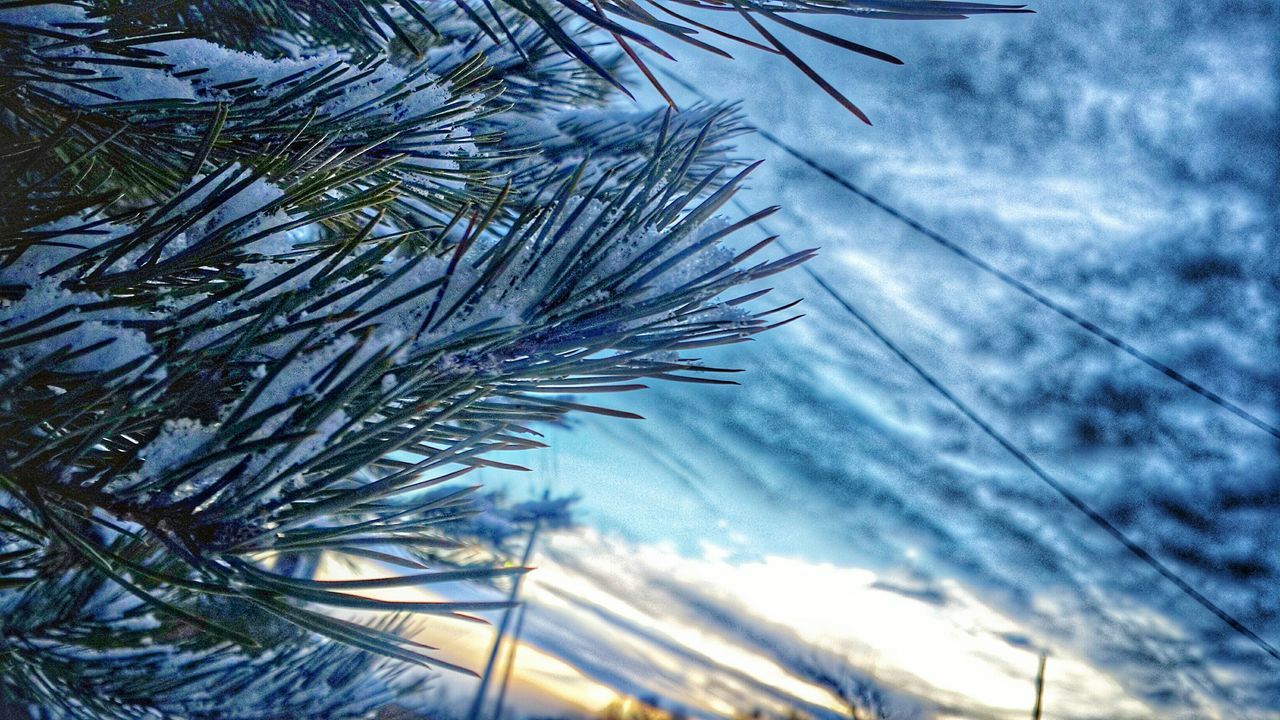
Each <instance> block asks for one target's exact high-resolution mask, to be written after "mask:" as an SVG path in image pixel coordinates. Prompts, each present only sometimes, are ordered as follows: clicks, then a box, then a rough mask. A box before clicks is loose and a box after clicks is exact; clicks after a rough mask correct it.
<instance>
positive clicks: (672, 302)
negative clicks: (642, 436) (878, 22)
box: [0, 0, 1009, 719]
mask: <svg viewBox="0 0 1280 720" xmlns="http://www.w3.org/2000/svg"><path fill="white" fill-rule="evenodd" d="M1007 9H1009V8H1006V7H987V6H982V5H978V4H973V3H960V2H932V1H929V2H926V1H923V0H802V1H801V2H772V1H771V0H736V1H734V0H730V1H726V2H719V1H713V0H669V1H668V0H662V1H658V0H653V1H650V2H648V3H647V8H646V6H643V5H641V4H640V3H638V2H633V1H632V0H602V1H601V2H594V1H593V2H592V3H591V4H590V5H587V4H584V3H583V2H580V1H579V0H554V2H552V1H551V0H480V2H473V1H472V0H455V2H453V3H446V2H443V1H442V0H441V1H440V2H427V1H426V0H203V1H202V0H191V1H190V2H173V0H78V1H75V0H67V1H65V2H41V1H39V0H35V1H33V0H0V57H3V69H2V70H0V157H3V163H2V164H0V176H3V179H2V180H0V203H2V205H3V215H2V216H0V353H2V355H0V413H2V414H0V443H2V445H0V714H3V713H5V712H10V713H21V714H23V715H29V716H32V717H41V718H44V717H50V718H130V719H134V718H246V719H247V718H344V717H367V716H370V714H371V713H373V712H374V711H375V710H376V709H377V708H379V707H381V706H383V705H385V704H387V703H389V702H392V701H393V700H395V699H396V698H399V697H403V696H404V695H405V693H408V692H410V691H412V689H413V688H414V687H415V686H416V685H417V684H418V683H419V682H420V681H421V678H422V677H424V676H423V675H422V674H421V673H415V672H410V669H411V668H413V667H414V666H415V665H422V666H426V667H428V668H447V669H455V670H462V671H465V670H464V669H461V668H452V667H451V666H449V665H448V664H447V663H444V662H443V661H440V660H438V659H436V658H435V657H434V656H433V655H432V654H431V649H430V648H426V647H424V646H421V645H419V644H418V643H416V642H414V641H413V640H412V639H411V636H412V629H413V625H414V623H415V620H414V618H416V617H420V616H424V615H428V616H443V617H446V618H454V619H456V620H458V621H463V622H465V621H469V620H474V619H475V618H474V617H472V615H471V613H474V612H478V611H484V610H490V609H495V608H497V607H501V604H500V603H475V602H469V603H461V602H392V601H383V600H377V599H373V598H370V597H366V596H364V595H363V594H362V591H366V590H372V589H378V588H388V587H402V586H413V585H421V584H425V583H432V582H441V581H451V580H458V579H465V578H478V577H494V576H501V575H503V574H507V575H510V574H515V573H520V572H523V569H522V568H491V567H480V568H477V567H471V566H470V565H468V564H466V563H460V562H458V561H456V558H455V555H456V553H453V552H452V551H453V550H456V549H457V548H458V547H459V545H460V543H462V542H466V541H469V540H470V538H469V537H466V536H464V535H465V533H464V534H463V535H458V534H457V533H456V532H454V529H456V528H458V527H461V526H460V525H459V523H458V522H454V521H461V520H462V519H464V518H465V517H467V516H468V515H469V514H470V513H471V512H472V510H471V506H470V505H469V498H468V492H469V491H467V490H456V489H454V486H452V485H449V484H448V481H450V480H453V479H456V478H459V477H461V476H463V475H465V474H467V473H470V472H473V471H475V470H476V469H478V468H484V467H493V468H510V467H516V466H513V465H512V464H511V463H509V462H507V461H505V460H500V459H498V457H499V456H501V455H502V454H503V453H506V452H507V451H514V450H528V449H534V448H537V447H540V446H541V445H542V443H541V442H539V440H538V438H539V437H540V436H539V434H538V432H537V431H536V429H535V427H536V425H537V424H539V423H544V422H551V421H557V420H558V419H559V418H561V417H562V416H563V415H564V414H565V413H568V412H571V411H582V412H597V413H605V414H610V415H621V416H627V415H628V414H627V413H624V412H619V411H615V410H609V409H606V408H602V407H598V406H594V405H590V404H587V403H585V402H583V401H581V400H580V399H577V397H576V396H579V395H583V394H586V393H593V392H602V391H622V390H629V389H635V388H638V387H641V385H639V384H638V382H637V381H639V380H642V379H644V378H656V379H666V380H680V381H694V382H710V383H717V382H726V381H725V380H722V379H718V378H717V377H716V375H717V374H719V373H721V372H722V369H719V368H715V367H711V366H706V365H704V364H702V363H701V362H700V361H699V360H697V359H696V358H694V357H690V356H689V355H688V353H689V352H690V351H694V350H696V349H700V348H705V347H709V346H714V345H720V344H725V343H732V342H739V341H742V340H744V339H747V338H749V337H751V336H752V335H754V334H756V333H759V332H761V331H763V330H765V329H768V328H769V327H771V324H777V323H778V322H779V318H780V317H782V316H781V315H779V314H777V313H780V312H785V309H786V308H788V307H789V305H782V306H781V307H761V306H760V304H759V302H758V299H759V298H760V297H761V295H762V294H763V293H761V292H748V291H746V290H745V289H744V290H741V291H738V292H735V289H736V288H738V287H739V286H742V285H744V284H746V283H750V282H752V281H755V280H758V279H760V278H764V277H766V276H768V275H771V274H773V273H776V272H779V271H782V270H785V269H787V268H789V267H791V266H794V265H796V264H797V263H799V262H802V261H803V260H805V259H806V258H808V257H809V253H807V252H804V253H799V254H794V255H791V256H788V257H784V258H781V259H775V260H759V259H757V258H755V257H753V256H754V255H755V253H757V252H758V251H759V250H761V249H763V248H764V247H765V246H767V245H768V241H766V242H763V243H759V244H756V245H754V246H751V247H748V248H745V249H740V250H734V249H731V248H732V245H731V243H732V242H734V238H732V237H731V236H733V235H734V233H735V232H736V231H738V230H741V229H742V228H743V227H745V226H747V225H750V224H751V223H752V222H754V221H756V220H758V219H760V218H761V217H763V216H764V215H766V214H768V212H769V210H765V211H761V212H759V213H755V214H753V215H750V216H748V217H745V218H741V219H734V220H728V219H724V218H722V217H720V216H719V215H718V214H717V213H718V212H719V211H720V210H721V208H722V207H723V206H724V204H725V203H726V202H727V201H728V200H729V199H730V198H731V197H732V195H733V194H734V192H735V190H736V189H737V188H738V187H740V186H741V184H742V182H743V181H744V179H745V178H746V177H747V175H748V173H749V172H750V170H751V168H752V167H753V166H751V165H746V164H744V163H743V162H741V161H740V160H737V159H735V158H733V157H732V156H731V155H730V152H731V144H730V143H731V141H732V139H733V138H734V137H735V136H736V135H738V134H740V133H741V132H743V130H744V126H743V123H742V120H741V118H740V117H739V116H738V115H737V114H736V112H735V111H734V110H733V109H732V108H730V107H708V106H700V107H694V108H690V109H687V110H685V111H683V112H674V111H660V112H656V113H648V114H645V113H638V112H622V111H618V110H614V109H610V108H609V107H607V106H606V105H607V103H608V102H609V100H610V98H611V97H612V96H613V95H614V94H615V93H617V92H625V87H624V84H623V82H622V80H620V78H622V77H623V76H624V73H625V71H626V70H627V68H631V67H635V68H638V69H639V71H640V73H641V74H642V75H643V76H644V77H645V78H647V80H648V81H650V82H653V83H654V84H655V85H659V83H658V80H657V78H656V77H655V76H654V75H653V74H652V73H651V72H650V70H649V68H648V67H647V66H646V65H645V64H644V61H643V60H642V59H641V56H640V55H639V53H638V50H639V49H643V50H644V51H645V52H649V53H651V54H656V55H661V54H663V51H662V49H661V48H660V47H659V46H658V45H657V44H655V43H654V42H653V41H652V40H651V39H650V36H651V35H652V36H661V35H666V36H668V38H669V39H672V41H678V42H685V43H691V44H694V45H697V46H699V47H702V48H704V49H707V50H709V51H713V52H722V51H720V50H717V49H716V48H713V47H712V46H711V45H710V44H708V43H706V42H704V41H703V40H702V39H700V38H707V37H709V38H713V39H717V40H721V41H725V42H729V43H735V44H738V45H743V46H750V47H751V48H753V49H756V50H761V51H769V52H775V53H778V54H781V55H783V56H785V57H787V58H788V59H789V60H791V61H792V62H793V64H795V65H796V66H797V67H798V68H799V69H800V70H801V71H803V72H805V73H807V74H809V75H810V76H811V77H813V78H814V80H815V82H817V83H818V84H819V85H820V86H821V87H822V88H823V89H824V90H825V91H827V92H829V93H831V94H832V95H833V96H834V97H836V99H837V100H839V101H840V102H841V103H842V104H844V105H846V107H848V108H849V109H850V110H851V111H853V112H855V113H857V112H858V111H857V109H856V108H855V107H854V106H853V105H852V103H849V102H848V101H847V100H846V99H845V98H843V96H840V95H839V93H838V92H836V91H835V90H834V88H832V86H831V85H830V84H828V83H827V82H826V81H825V80H823V79H822V78H821V77H819V76H818V75H816V74H815V73H814V72H813V71H812V70H811V69H810V68H809V67H808V66H807V65H805V64H804V62H803V61H802V60H800V58H799V57H797V56H796V55H795V54H794V53H793V52H792V51H791V50H790V49H789V48H787V47H786V46H785V45H784V44H783V43H782V42H780V41H779V40H778V38H777V36H776V35H775V34H774V33H773V32H771V31H770V30H768V29H767V28H766V24H768V25H769V26H774V27H776V28H785V29H788V30H790V31H799V32H802V33H805V34H808V35H810V36H813V37H816V38H818V39H820V40H823V41H826V42H831V43H835V44H837V45H840V46H841V47H844V48H846V49H848V50H851V51H855V52H860V53H864V54H869V55H872V56H875V57H880V58H882V59H888V60H893V58H891V57H889V56H886V55H883V54H882V53H878V52H876V51H874V50H871V49H870V48H866V47H863V46H861V45H857V44H856V43H852V42H850V41H848V40H844V39H841V38H836V37H833V36H831V35H828V34H826V33H824V32H821V31H818V30H815V29H811V28H809V27H807V26H805V25H802V24H800V23H799V22H798V21H797V20H796V19H794V18H795V17H800V18H803V17H805V16H807V15H809V14H815V13H817V14H836V15H852V16H869V17H882V18H896V17H907V18H910V17H943V16H948V17H949V16H962V15H964V14H972V13H977V12H992V11H999V10H1007ZM651 10H652V12H651ZM711 11H714V12H727V13H732V14H735V15H737V16H740V17H741V18H742V19H743V21H744V22H745V25H746V26H747V27H750V28H751V29H752V30H753V31H754V32H755V33H756V36H755V39H749V38H746V37H741V36H739V35H736V34H734V33H733V32H730V31H728V30H724V29H721V28H718V27H714V26H713V25H714V23H712V24H707V23H703V22H701V21H698V20H696V19H694V17H691V15H690V14H691V13H693V14H696V13H703V14H704V15H705V14H708V12H711ZM642 30H643V32H642ZM699 31H702V32H703V33H704V34H703V35H698V32H699ZM659 89H661V88H660V86H659ZM782 321H785V320H782ZM321 553H330V554H333V555H335V556H338V557H345V558H349V559H355V560H362V561H376V562H378V563H380V565H381V566H382V567H386V568H395V569H396V571H397V572H396V573H393V574H392V575H391V576H389V577H386V578H384V579H377V580H349V581H338V580H331V581H321V580H317V579H314V578H312V577H309V576H308V575H309V573H308V572H306V569H307V568H309V567H312V564H311V563H313V562H314V560H315V558H316V557H317V556H318V555H319V554H321ZM389 572H390V571H389ZM371 611H372V613H373V615H372V616H373V617H377V618H379V619H377V620H373V621H370V620H368V617H370V616H371ZM361 618H363V619H361Z"/></svg>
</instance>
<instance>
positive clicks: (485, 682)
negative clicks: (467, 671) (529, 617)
mask: <svg viewBox="0 0 1280 720" xmlns="http://www.w3.org/2000/svg"><path fill="white" fill-rule="evenodd" d="M541 524H542V518H536V519H534V521H533V529H532V530H530V531H529V542H528V544H527V545H525V546H524V557H522V558H521V560H520V566H521V567H528V566H529V558H531V557H532V556H533V544H534V542H535V541H537V539H538V527H539V526H540V525H541ZM523 582H524V574H523V573H522V574H520V575H516V577H515V580H514V581H512V583H511V595H510V596H509V597H508V598H507V601H508V602H509V603H510V605H509V606H508V607H507V608H506V609H505V610H503V611H502V621H501V622H499V623H498V635H497V637H495V638H494V639H493V648H492V649H491V650H490V651H489V661H488V662H487V663H485V666H484V674H483V675H481V676H480V687H479V688H477V689H476V698H475V700H473V701H472V702H471V710H470V711H469V712H468V713H467V720H480V709H481V707H482V706H483V705H484V697H485V694H486V693H487V692H488V690H489V678H490V677H492V676H493V666H494V665H495V664H496V663H497V660H498V651H499V649H501V647H502V638H503V637H504V636H505V635H506V634H507V625H509V624H510V623H511V614H512V611H513V610H514V609H515V607H516V602H517V601H518V600H519V599H520V586H521V584H522V583H523Z"/></svg>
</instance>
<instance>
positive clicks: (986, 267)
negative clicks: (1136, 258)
mask: <svg viewBox="0 0 1280 720" xmlns="http://www.w3.org/2000/svg"><path fill="white" fill-rule="evenodd" d="M660 70H661V72H662V73H663V74H664V75H666V76H667V77H669V78H671V80H673V81H674V82H675V83H676V84H678V85H680V86H681V87H683V88H684V89H685V90H687V91H689V92H690V93H692V94H694V95H696V96H697V97H698V98H700V99H701V100H703V101H704V102H711V99H710V98H708V97H707V95H706V94H705V93H703V92H702V91H701V90H699V89H698V88H696V87H695V86H693V85H691V84H690V83H688V82H686V81H685V80H684V79H683V78H681V77H679V76H678V75H676V74H674V73H672V72H670V71H669V70H666V69H663V68H660ZM745 125H746V127H748V128H750V129H751V130H752V131H754V132H755V133H757V134H759V135H760V137H762V138H764V139H765V140H766V141H767V142H769V143H770V144H772V145H774V146H775V147H777V148H778V149H780V150H782V151H783V152H785V153H787V154H788V155H790V156H791V157H792V158H794V159H796V160H798V161H799V162H801V163H803V164H804V165H805V166H807V167H809V168H810V169H811V170H814V171H816V172H818V173H819V174H821V175H822V176H824V177H826V178H827V179H828V180H830V181H832V182H833V183H835V184H836V185H838V186H840V187H841V188H843V189H844V190H847V191H848V192H850V193H852V194H853V195H855V196H857V197H859V198H861V199H863V200H865V201H866V202H868V203H869V204H871V205H872V206H873V207H875V208H876V209H878V210H880V211H882V212H884V213H885V214H886V215H889V216H890V217H892V218H893V219H895V220H897V221H898V222H900V223H902V224H903V225H905V226H907V227H909V228H910V229H912V230H914V231H915V232H916V233H918V234H920V235H921V236H923V237H925V238H927V239H929V240H931V241H933V242H934V243H936V244H938V245H939V246H941V247H943V248H945V249H947V250H949V251H950V252H952V253H953V254H955V255H956V256H957V257H960V258H961V259H963V260H965V261H966V262H968V263H970V264H972V265H974V266H975V267H978V268H979V269H981V270H983V271H985V272H987V273H989V274H991V275H993V276H994V277H996V278H997V279H998V280H1000V281H1001V282H1003V283H1004V284H1006V285H1008V286H1009V287H1012V288H1013V289H1015V290H1017V291H1018V292H1020V293H1022V294H1023V295H1025V296H1027V297H1029V298H1031V299H1032V300H1034V301H1035V302H1036V303H1038V304H1039V305H1041V306H1043V307H1045V308H1047V309H1049V310H1051V311H1053V312H1054V313H1056V314H1058V315H1060V316H1061V317H1063V318H1066V319H1067V320H1069V321H1071V322H1072V323H1074V324H1075V325H1077V326H1078V327H1080V328H1082V329H1083V330H1085V331H1086V332H1088V333H1089V334H1091V335H1093V336H1094V337H1097V338H1099V339H1101V340H1103V341H1105V342H1106V343H1108V344H1109V345H1111V346H1112V347H1114V348H1115V349H1117V350H1119V351H1121V352H1123V353H1125V354H1126V355H1129V356H1130V357H1132V358H1134V359H1136V360H1138V361H1140V362H1142V363H1143V364H1145V365H1147V366H1148V367H1150V368H1152V369H1154V370H1156V371H1158V372H1159V373H1161V374H1162V375H1164V376H1165V377H1168V378H1169V379H1171V380H1173V381H1174V382H1176V383H1178V384H1179V385H1182V386H1183V387H1184V388H1186V389H1188V390H1190V391H1191V392H1193V393H1195V394H1197V395H1199V396H1201V397H1203V398H1205V399H1206V400H1208V401H1209V402H1211V403H1213V404H1215V405H1217V406H1218V407H1220V408H1222V409H1223V410H1226V411H1227V412H1229V413H1231V414H1233V415H1235V416H1236V417H1238V418H1240V419H1242V420H1244V421H1245V422H1247V423H1249V424H1251V425H1253V426H1254V427H1256V428H1258V429H1259V430H1262V431H1263V432H1266V433H1268V434H1270V435H1271V436H1272V437H1274V438H1276V439H1280V427H1276V426H1275V425H1273V424H1271V423H1269V422H1267V421H1266V420H1263V419H1262V418H1259V417H1258V416H1257V415H1255V414H1253V413H1251V412H1249V411H1248V410H1246V409H1245V408H1244V407H1242V406H1241V405H1239V404H1238V403H1236V402H1234V401H1232V400H1230V399H1228V398H1226V397H1225V396H1223V395H1222V394H1221V393H1218V392H1216V391H1214V390H1212V389H1210V388H1208V387H1206V386H1205V385H1204V384H1202V383H1200V382H1198V381H1196V380H1193V379H1191V378H1190V377H1188V376H1187V375H1186V373H1183V372H1180V371H1179V370H1176V369H1175V368H1173V367H1171V366H1169V365H1168V364H1166V363H1164V362H1161V361H1160V360H1157V359H1156V358H1154V357H1152V356H1151V355H1149V354H1147V353H1145V352H1143V351H1142V350H1140V349H1138V348H1137V347H1136V346H1134V345H1133V343H1131V342H1129V341H1127V340H1125V339H1124V338H1122V337H1120V336H1119V335H1117V334H1115V333H1113V332H1111V331H1110V330H1107V329H1106V328H1104V327H1102V326H1101V325H1099V324H1098V323H1096V322H1094V321H1092V320H1090V319H1089V318H1086V317H1084V316H1083V315H1081V314H1079V313H1077V312H1075V311H1074V310H1072V309H1070V308H1068V307H1066V306H1065V305H1063V304H1061V303H1059V302H1058V301H1056V300H1054V299H1053V298H1050V297H1049V296H1047V295H1045V294H1044V293H1043V292H1041V291H1039V290H1037V289H1036V288H1034V287H1032V286H1031V285H1029V284H1028V283H1027V282H1025V281H1023V280H1021V279H1019V278H1017V277H1015V276H1013V275H1012V274H1011V273H1009V272H1007V271H1005V270H1003V269H1001V268H999V267H997V266H995V265H993V264H992V263H990V262H988V261H986V260H984V259H982V258H981V257H979V256H977V255H976V254H974V253H973V252H971V251H970V250H968V249H966V248H965V247H964V246H962V245H960V244H959V243H957V242H956V241H954V240H952V239H950V238H948V237H947V236H945V235H943V234H942V233H939V232H937V231H935V230H933V229H931V228H929V227H927V226H925V225H924V224H923V223H921V222H920V221H918V220H916V219H915V218H913V217H911V216H910V215H908V214H906V213H905V212H903V211H902V210H900V209H898V208H897V207H895V206H894V205H892V204H890V203H888V202H885V201H884V200H882V199H880V198H879V197H877V196H876V195H875V194H873V193H871V192H869V191H867V190H864V189H863V188H861V187H859V186H858V185H856V184H854V183H853V182H851V181H850V180H849V179H848V178H845V177H844V176H842V175H840V174H839V173H837V172H836V171H834V170H832V169H831V168H829V167H827V166H826V165H824V164H823V163H821V162H819V161H818V160H816V159H814V158H813V157H812V156H811V155H809V154H808V153H805V152H803V151H801V150H799V149H797V148H796V147H794V146H792V145H791V144H790V143H788V142H786V141H785V140H782V139H781V138H779V137H778V136H777V135H774V134H773V133H771V132H769V131H768V130H766V129H764V128H761V127H759V126H757V125H752V124H750V123H745Z"/></svg>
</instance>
